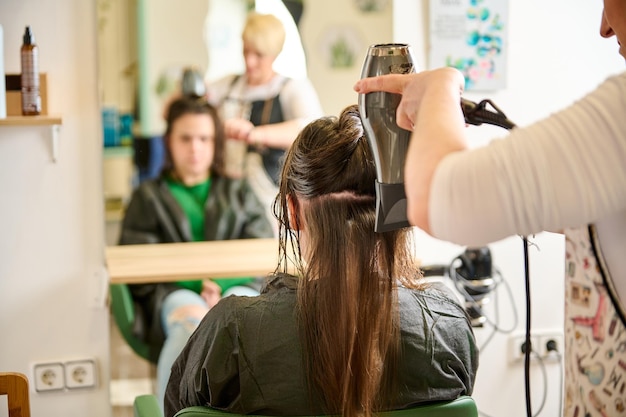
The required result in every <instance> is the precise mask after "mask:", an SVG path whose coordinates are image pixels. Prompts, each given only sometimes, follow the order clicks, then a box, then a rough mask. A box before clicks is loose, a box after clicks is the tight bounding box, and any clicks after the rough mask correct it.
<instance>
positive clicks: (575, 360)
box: [563, 226, 626, 417]
mask: <svg viewBox="0 0 626 417" xmlns="http://www.w3.org/2000/svg"><path fill="white" fill-rule="evenodd" d="M565 250H566V258H565V359H564V364H565V387H564V395H565V405H564V410H563V415H564V416H567V417H587V416H589V417H595V416H601V417H617V416H626V326H625V325H624V320H623V317H624V315H623V312H621V311H620V310H619V307H618V304H617V302H616V298H615V296H614V294H615V291H614V289H613V287H612V281H611V279H610V277H609V276H608V270H607V268H606V265H605V263H604V260H603V258H602V254H601V252H600V251H599V249H598V245H597V237H596V234H595V228H594V227H593V226H589V227H586V226H585V227H581V228H579V229H569V230H566V231H565ZM624 256H626V254H624Z"/></svg>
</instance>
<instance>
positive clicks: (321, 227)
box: [274, 106, 419, 416]
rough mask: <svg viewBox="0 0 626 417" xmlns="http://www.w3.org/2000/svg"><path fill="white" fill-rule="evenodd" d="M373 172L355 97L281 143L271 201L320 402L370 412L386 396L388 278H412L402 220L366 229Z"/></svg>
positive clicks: (334, 409)
mask: <svg viewBox="0 0 626 417" xmlns="http://www.w3.org/2000/svg"><path fill="white" fill-rule="evenodd" d="M375 179H376V169H375V165H374V160H373V156H372V153H371V150H370V147H369V145H368V143H367V140H366V138H365V136H364V132H363V127H362V125H361V120H360V117H359V113H358V110H357V107H356V106H350V107H347V108H346V109H345V110H344V111H343V112H342V113H341V115H340V116H339V117H338V118H331V117H327V118H322V119H318V120H316V121H313V122H311V123H310V124H309V125H307V126H306V127H305V128H304V129H303V130H302V131H301V132H300V134H299V135H298V137H297V138H296V140H295V141H294V143H293V144H292V145H291V147H290V148H289V150H288V151H287V154H286V158H285V161H284V166H283V171H282V175H281V179H280V186H279V194H278V196H277V199H276V202H275V206H274V211H275V214H276V216H277V217H278V218H279V222H280V240H281V243H280V246H281V254H280V258H281V265H282V267H283V270H282V271H283V272H286V270H287V262H288V261H287V258H291V259H293V260H294V261H295V264H296V267H297V268H298V270H299V273H300V275H301V279H300V281H299V287H298V314H299V320H300V329H301V331H302V336H301V338H302V344H303V347H304V352H305V357H306V358H307V360H306V361H307V366H308V368H307V369H308V372H309V380H311V381H313V383H314V387H315V388H316V389H317V390H319V392H320V394H321V395H322V397H323V398H324V401H325V404H326V406H327V411H328V412H329V413H342V414H343V415H344V416H354V415H357V414H359V415H362V414H365V415H369V414H371V412H373V411H374V410H376V409H381V408H384V402H385V401H390V400H391V397H390V392H391V389H389V388H390V387H389V383H390V382H389V381H391V378H392V374H393V372H392V370H393V365H394V361H395V359H396V356H397V350H396V348H397V342H398V333H397V329H398V326H397V311H396V289H397V282H401V283H402V284H403V285H404V286H406V287H409V288H418V287H419V284H418V276H419V272H418V269H417V267H416V266H415V264H414V262H413V258H412V255H411V253H410V249H409V230H407V229H404V230H395V231H392V232H386V233H376V232H374V224H375V214H376V208H375V196H376V194H375V188H374V186H375ZM288 241H289V243H290V244H291V245H290V246H291V251H292V254H290V255H287V245H288ZM279 268H280V267H279Z"/></svg>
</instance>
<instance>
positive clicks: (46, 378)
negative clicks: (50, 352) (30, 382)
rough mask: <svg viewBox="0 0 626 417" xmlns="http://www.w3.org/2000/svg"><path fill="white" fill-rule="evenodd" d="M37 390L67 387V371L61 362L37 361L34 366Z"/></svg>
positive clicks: (53, 389)
mask: <svg viewBox="0 0 626 417" xmlns="http://www.w3.org/2000/svg"><path fill="white" fill-rule="evenodd" d="M33 374H34V378H33V379H34V382H35V391H37V392H44V391H61V390H63V389H64V388H65V372H64V367H63V364H62V363H60V362H50V363H37V364H35V365H34V366H33Z"/></svg>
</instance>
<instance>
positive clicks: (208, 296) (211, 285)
mask: <svg viewBox="0 0 626 417" xmlns="http://www.w3.org/2000/svg"><path fill="white" fill-rule="evenodd" d="M200 297H202V299H204V301H205V302H206V304H207V307H209V309H211V308H213V306H214V305H215V304H217V302H218V301H219V300H220V299H221V298H222V289H221V288H220V286H219V285H217V284H216V283H215V281H211V280H210V279H206V280H204V281H203V282H202V292H201V293H200Z"/></svg>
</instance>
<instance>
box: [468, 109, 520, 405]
mask: <svg viewBox="0 0 626 417" xmlns="http://www.w3.org/2000/svg"><path fill="white" fill-rule="evenodd" d="M487 105H490V106H491V107H492V109H493V110H490V109H487ZM461 109H462V110H463V116H464V118H465V123H467V124H471V125H475V126H480V125H481V124H483V123H485V124H491V125H495V126H500V127H503V128H505V129H507V130H511V129H513V128H514V127H515V123H513V122H512V121H510V120H509V119H508V117H507V116H506V114H504V112H503V111H502V110H500V109H499V108H498V107H497V106H496V105H495V104H494V103H493V102H492V101H491V100H482V101H480V102H479V103H478V104H477V103H474V102H473V101H470V100H466V99H464V98H462V99H461ZM522 239H523V244H524V280H525V281H526V283H525V288H526V341H525V343H526V346H530V349H526V350H525V352H524V391H525V394H526V415H527V417H532V411H531V410H532V408H531V401H530V354H531V352H532V345H531V341H530V330H531V314H530V311H531V310H530V273H529V270H528V268H529V261H528V239H527V238H526V237H525V236H523V237H522Z"/></svg>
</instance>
